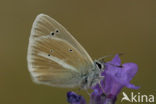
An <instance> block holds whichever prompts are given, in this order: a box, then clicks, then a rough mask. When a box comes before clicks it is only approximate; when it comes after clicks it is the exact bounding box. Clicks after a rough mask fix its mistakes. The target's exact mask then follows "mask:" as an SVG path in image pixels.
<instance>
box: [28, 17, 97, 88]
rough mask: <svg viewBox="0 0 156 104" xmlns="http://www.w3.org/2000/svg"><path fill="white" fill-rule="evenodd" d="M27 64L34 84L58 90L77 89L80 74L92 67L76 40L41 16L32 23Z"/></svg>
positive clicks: (63, 29)
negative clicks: (56, 87) (59, 88)
mask: <svg viewBox="0 0 156 104" xmlns="http://www.w3.org/2000/svg"><path fill="white" fill-rule="evenodd" d="M27 60H28V67H29V71H30V72H31V75H32V77H33V79H34V81H35V82H38V83H43V84H48V85H52V86H60V87H74V86H78V85H80V81H81V80H82V78H81V76H82V74H87V73H88V72H89V71H90V70H91V69H92V68H93V67H94V65H93V61H92V59H91V58H90V56H89V55H88V53H87V52H86V51H85V50H84V48H83V47H82V46H81V45H80V44H79V43H78V42H77V41H76V39H74V38H73V37H72V35H71V34H70V33H69V32H68V31H67V30H66V29H65V28H64V27H63V26H62V25H60V24H59V23H58V22H56V21H55V20H54V19H52V18H50V17H49V16H47V15H44V14H40V15H39V16H37V18H36V20H35V21H34V24H33V27H32V31H31V35H30V39H29V46H28V57H27Z"/></svg>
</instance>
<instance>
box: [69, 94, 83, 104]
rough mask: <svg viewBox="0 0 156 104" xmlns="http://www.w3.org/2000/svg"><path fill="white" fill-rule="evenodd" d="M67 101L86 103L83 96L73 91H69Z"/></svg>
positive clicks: (76, 103)
mask: <svg viewBox="0 0 156 104" xmlns="http://www.w3.org/2000/svg"><path fill="white" fill-rule="evenodd" d="M67 101H68V103H70V104H86V101H85V99H84V98H83V96H80V95H77V94H76V93H74V92H71V91H69V92H68V93H67Z"/></svg>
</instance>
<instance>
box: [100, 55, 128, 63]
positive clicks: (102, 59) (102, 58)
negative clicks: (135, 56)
mask: <svg viewBox="0 0 156 104" xmlns="http://www.w3.org/2000/svg"><path fill="white" fill-rule="evenodd" d="M124 54H125V53H118V55H119V56H122V55H124ZM112 56H114V54H111V55H107V56H103V57H101V58H99V59H98V60H99V61H102V62H104V59H105V58H108V57H112Z"/></svg>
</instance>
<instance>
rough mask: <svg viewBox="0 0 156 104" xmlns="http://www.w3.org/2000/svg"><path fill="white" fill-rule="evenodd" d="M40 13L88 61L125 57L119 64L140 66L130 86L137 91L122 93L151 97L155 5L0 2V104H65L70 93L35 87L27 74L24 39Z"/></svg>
mask: <svg viewBox="0 0 156 104" xmlns="http://www.w3.org/2000/svg"><path fill="white" fill-rule="evenodd" d="M39 13H45V14H48V15H49V16H51V17H53V18H55V19H56V20H57V21H59V22H60V23H61V24H62V25H64V26H65V27H66V28H67V29H68V30H69V31H70V32H71V33H72V34H73V36H74V37H75V38H76V39H77V40H78V41H79V42H80V43H81V44H82V46H84V48H85V49H86V50H87V51H88V53H89V54H90V55H91V57H92V58H93V59H96V58H99V57H101V56H106V55H110V54H115V53H120V52H124V53H125V55H124V56H123V57H122V60H123V63H124V62H135V63H137V64H138V66H139V71H138V73H137V74H136V76H135V77H134V79H133V80H132V83H133V84H135V85H138V86H141V88H140V89H139V90H137V91H136V90H131V89H127V88H124V89H123V90H122V91H124V92H126V93H130V92H131V91H133V92H135V93H138V92H141V94H147V95H148V94H155V91H156V77H155V76H156V61H155V59H156V1H155V0H1V1H0V104H67V102H66V92H67V91H69V90H71V89H62V88H53V87H49V86H44V85H37V84H34V83H33V82H32V81H31V77H30V74H29V72H28V70H27V61H26V55H27V46H28V39H29V34H30V30H31V26H32V23H33V21H34V19H35V17H36V16H37V15H38V14H39ZM74 91H77V89H75V90H74ZM77 92H78V91H77ZM80 93H81V94H83V95H84V96H85V97H86V99H88V97H87V94H86V93H85V92H83V91H81V92H80ZM121 97H122V93H120V96H119V97H118V101H117V104H120V103H121V102H120V100H121ZM124 104H128V102H126V101H125V102H124ZM142 104H143V103H142Z"/></svg>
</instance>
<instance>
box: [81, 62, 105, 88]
mask: <svg viewBox="0 0 156 104" xmlns="http://www.w3.org/2000/svg"><path fill="white" fill-rule="evenodd" d="M94 66H95V67H94V68H93V69H92V70H91V71H90V72H89V73H88V74H86V75H84V76H83V80H82V88H84V89H87V88H91V87H92V86H95V85H96V84H97V83H98V82H100V81H101V80H102V79H103V76H101V72H102V71H104V62H100V61H98V60H95V61H94Z"/></svg>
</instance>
